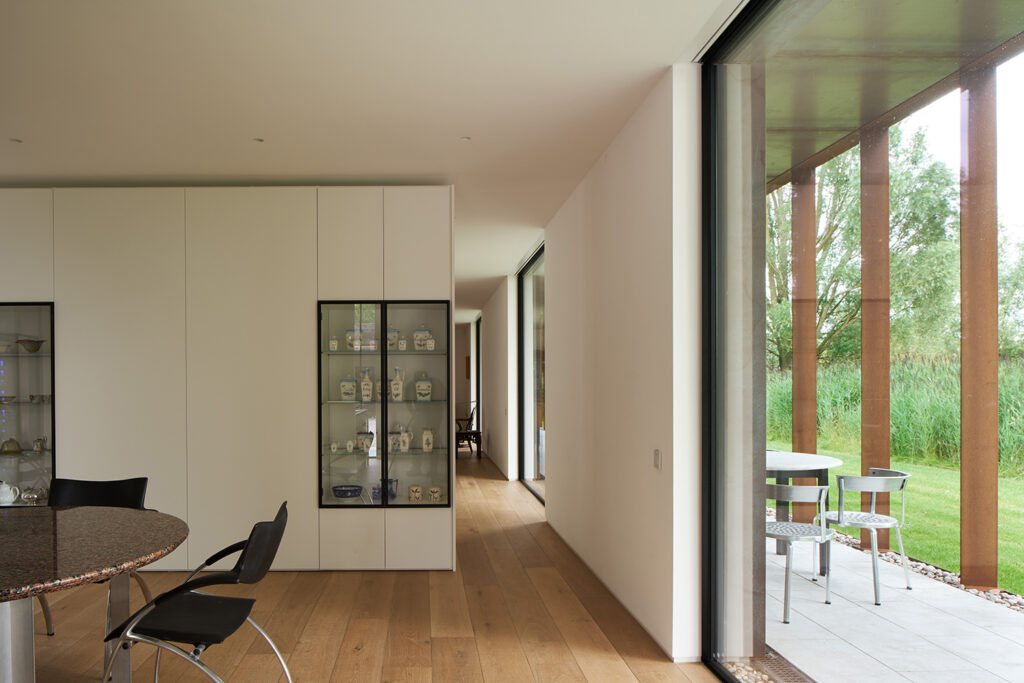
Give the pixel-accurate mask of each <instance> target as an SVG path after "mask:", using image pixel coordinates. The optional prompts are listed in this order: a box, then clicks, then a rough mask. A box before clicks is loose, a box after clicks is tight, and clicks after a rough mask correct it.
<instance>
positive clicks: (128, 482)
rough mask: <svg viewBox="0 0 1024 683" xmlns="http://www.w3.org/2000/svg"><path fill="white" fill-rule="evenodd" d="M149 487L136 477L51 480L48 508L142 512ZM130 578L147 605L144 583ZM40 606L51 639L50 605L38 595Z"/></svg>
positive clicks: (144, 479)
mask: <svg viewBox="0 0 1024 683" xmlns="http://www.w3.org/2000/svg"><path fill="white" fill-rule="evenodd" d="M148 484H149V479H148V478H147V477H135V478H133V479H116V480H113V481H89V480H86V479H56V478H55V479H54V480H53V483H51V484H50V498H49V502H48V504H49V505H50V506H51V507H71V506H77V505H90V506H103V507H111V508H135V509H136V510H144V509H145V507H146V486H147V485H148ZM131 576H132V578H134V579H135V580H136V581H137V582H138V584H139V588H141V589H142V595H143V596H145V598H146V601H147V602H149V601H150V600H152V599H153V594H152V593H150V591H149V586H147V585H146V582H145V581H144V580H143V579H142V577H141V576H139V575H138V574H137V573H135V570H134V569H133V570H132V571H131ZM36 597H37V598H39V606H40V607H41V608H42V609H43V619H44V620H45V621H46V635H48V636H52V635H53V615H52V614H51V613H50V603H49V602H48V601H47V600H46V596H45V595H37V596H36Z"/></svg>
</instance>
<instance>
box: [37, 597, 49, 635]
mask: <svg viewBox="0 0 1024 683" xmlns="http://www.w3.org/2000/svg"><path fill="white" fill-rule="evenodd" d="M36 597H37V598H39V606H40V607H41V608H42V609H43V621H45V622H46V635H48V636H52V635H53V614H52V613H51V612H50V601H49V600H47V599H46V596H45V595H42V594H40V595H37V596H36Z"/></svg>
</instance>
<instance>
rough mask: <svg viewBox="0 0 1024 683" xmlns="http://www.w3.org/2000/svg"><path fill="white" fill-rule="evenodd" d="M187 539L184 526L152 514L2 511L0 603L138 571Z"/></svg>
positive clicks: (87, 509)
mask: <svg viewBox="0 0 1024 683" xmlns="http://www.w3.org/2000/svg"><path fill="white" fill-rule="evenodd" d="M186 536H188V525H186V524H185V522H183V521H181V520H180V519H178V518H177V517H172V516H171V515H166V514H164V513H162V512H156V511H154V510H135V509H132V508H109V507H64V508H55V507H43V506H39V507H0V602H4V601H7V600H17V599H19V598H26V597H29V596H32V595H37V594H39V593H48V592H50V591H56V590H63V589H65V588H70V587H72V586H78V585H80V584H84V583H93V582H95V581H101V580H103V579H106V578H110V577H111V576H115V575H117V574H120V573H122V572H126V571H128V570H130V569H136V568H138V567H141V566H143V565H146V564H149V563H150V562H154V561H155V560H158V559H160V558H161V557H163V556H164V555H166V554H168V553H169V552H171V551H172V550H174V549H175V548H177V547H178V546H179V545H180V544H181V542H182V541H184V540H185V537H186Z"/></svg>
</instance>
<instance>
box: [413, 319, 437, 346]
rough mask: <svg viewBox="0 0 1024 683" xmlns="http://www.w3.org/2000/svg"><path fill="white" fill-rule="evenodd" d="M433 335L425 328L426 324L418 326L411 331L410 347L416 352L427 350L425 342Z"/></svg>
mask: <svg viewBox="0 0 1024 683" xmlns="http://www.w3.org/2000/svg"><path fill="white" fill-rule="evenodd" d="M432 336H433V335H432V334H431V333H430V330H429V329H428V328H427V326H426V324H423V325H420V326H419V327H418V328H417V329H415V330H413V333H412V347H413V349H414V350H416V351H426V350H427V340H428V339H430V338H431V337H432Z"/></svg>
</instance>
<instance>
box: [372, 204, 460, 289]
mask: <svg viewBox="0 0 1024 683" xmlns="http://www.w3.org/2000/svg"><path fill="white" fill-rule="evenodd" d="M384 296H385V298H387V299H451V298H452V221H451V188H450V187H448V186H441V187H385V188H384Z"/></svg>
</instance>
